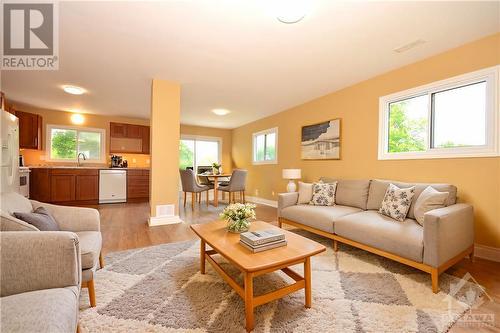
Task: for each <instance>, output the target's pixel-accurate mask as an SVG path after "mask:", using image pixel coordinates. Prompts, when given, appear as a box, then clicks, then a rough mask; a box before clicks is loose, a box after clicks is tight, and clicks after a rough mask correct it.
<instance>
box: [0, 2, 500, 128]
mask: <svg viewBox="0 0 500 333" xmlns="http://www.w3.org/2000/svg"><path fill="white" fill-rule="evenodd" d="M269 2H270V0H247V1H235V0H232V1H230V0H226V1H220V0H213V1H169V2H161V3H160V2H83V1H82V2H61V3H60V8H59V11H60V29H59V36H60V68H59V70H58V71H4V72H3V73H2V90H3V91H5V92H6V94H7V96H8V97H9V98H10V99H12V100H15V101H19V102H25V103H29V104H33V105H36V106H40V107H46V108H53V109H58V110H69V109H81V110H83V111H85V112H90V113H96V114H105V115H120V116H130V117H140V118H149V112H150V85H151V79H152V78H160V79H166V80H172V81H178V82H180V83H181V86H182V103H181V105H182V116H181V121H182V123H184V124H194V125H202V126H212V127H222V128H234V127H237V126H240V125H243V124H245V123H248V122H251V121H253V120H256V119H259V118H262V117H265V116H268V115H270V114H273V113H276V112H279V111H282V110H284V109H287V108H290V107H292V106H294V105H297V104H301V103H303V102H306V101H308V100H311V99H313V98H316V97H319V96H322V95H325V94H327V93H329V92H332V91H335V90H338V89H340V88H342V87H346V86H349V85H351V84H353V83H356V82H359V81H361V80H364V79H367V78H370V77H372V76H375V75H377V74H381V73H383V72H387V71H389V70H391V69H394V68H398V67H401V66H403V65H405V64H409V63H412V62H415V61H417V60H419V59H423V58H425V57H428V56H431V55H433V54H437V53H439V52H442V51H445V50H447V49H450V48H453V47H456V46H459V45H461V44H464V43H467V42H469V41H472V40H475V39H479V38H481V37H483V36H487V35H490V34H493V33H495V32H498V31H500V2H498V1H493V2H450V1H446V2H360V1H357V2H337V1H332V0H318V1H312V5H311V12H310V13H309V14H308V15H307V16H306V17H305V18H304V19H303V20H302V21H301V22H299V23H297V24H291V25H287V24H283V23H280V22H279V21H278V20H276V18H275V17H274V16H273V15H272V14H271V13H270V10H269V8H268V7H269V5H268V3H269ZM417 39H424V40H426V41H427V43H425V44H423V45H420V46H418V47H416V48H414V49H411V50H409V51H407V52H404V53H395V52H393V49H394V48H396V47H399V46H401V45H404V44H407V43H409V42H412V41H415V40H417ZM63 84H73V85H78V86H81V87H83V88H85V89H87V90H88V91H89V92H88V94H85V95H82V96H72V95H68V94H66V93H64V92H63V91H62V90H61V89H60V86H61V85H63ZM213 108H226V109H229V110H231V111H232V113H231V114H229V115H227V116H223V117H220V116H216V115H214V114H212V113H211V112H210V110H211V109H213Z"/></svg>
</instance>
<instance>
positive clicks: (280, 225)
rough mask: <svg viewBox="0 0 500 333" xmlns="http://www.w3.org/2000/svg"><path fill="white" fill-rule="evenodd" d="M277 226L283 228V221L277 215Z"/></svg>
mask: <svg viewBox="0 0 500 333" xmlns="http://www.w3.org/2000/svg"><path fill="white" fill-rule="evenodd" d="M278 227H280V228H283V222H281V217H278Z"/></svg>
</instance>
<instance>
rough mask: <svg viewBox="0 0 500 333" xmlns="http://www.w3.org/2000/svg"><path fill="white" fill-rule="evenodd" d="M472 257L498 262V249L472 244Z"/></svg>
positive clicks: (499, 257) (499, 255) (499, 256)
mask: <svg viewBox="0 0 500 333" xmlns="http://www.w3.org/2000/svg"><path fill="white" fill-rule="evenodd" d="M474 257H478V258H482V259H486V260H491V261H497V262H500V248H498V247H492V246H486V245H479V244H474Z"/></svg>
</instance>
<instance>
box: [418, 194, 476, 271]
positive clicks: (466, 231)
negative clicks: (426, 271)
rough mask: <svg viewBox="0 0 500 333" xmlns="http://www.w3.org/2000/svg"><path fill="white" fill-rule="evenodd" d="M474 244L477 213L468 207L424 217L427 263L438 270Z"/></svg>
mask: <svg viewBox="0 0 500 333" xmlns="http://www.w3.org/2000/svg"><path fill="white" fill-rule="evenodd" d="M473 244H474V211H473V208H472V206H471V205H469V204H463V203H461V204H455V205H451V206H448V207H444V208H439V209H434V210H431V211H430V212H427V213H426V214H425V215H424V263H425V264H428V265H430V266H432V267H439V266H440V265H442V264H443V263H445V262H447V261H448V260H450V259H451V258H453V257H455V256H457V255H458V254H460V252H462V251H464V250H466V249H467V248H468V247H470V246H471V245H473Z"/></svg>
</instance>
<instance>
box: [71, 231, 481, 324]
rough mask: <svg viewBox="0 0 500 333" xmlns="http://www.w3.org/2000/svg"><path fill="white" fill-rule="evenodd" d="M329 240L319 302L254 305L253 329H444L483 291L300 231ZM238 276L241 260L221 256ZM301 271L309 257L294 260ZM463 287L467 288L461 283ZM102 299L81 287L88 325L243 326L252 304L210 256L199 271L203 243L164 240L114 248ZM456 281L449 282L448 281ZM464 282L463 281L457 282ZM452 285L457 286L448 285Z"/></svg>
mask: <svg viewBox="0 0 500 333" xmlns="http://www.w3.org/2000/svg"><path fill="white" fill-rule="evenodd" d="M297 233H300V234H303V235H305V236H307V237H309V238H312V239H315V240H317V241H318V242H320V243H323V244H324V245H326V246H327V251H326V252H324V253H322V254H320V255H317V256H315V257H313V258H312V261H311V266H312V294H313V303H312V308H311V309H305V308H304V292H303V291H299V292H296V293H294V294H291V295H289V296H286V297H284V298H283V299H281V300H277V301H274V302H271V303H268V304H265V305H262V306H260V307H258V308H256V309H255V332H445V331H447V330H448V329H449V327H450V326H451V325H452V324H453V323H454V322H456V321H457V320H458V319H459V318H460V316H461V315H462V314H463V313H464V312H465V311H467V310H468V309H469V308H470V307H471V306H472V305H473V304H475V303H476V302H478V300H479V295H480V294H481V292H480V290H478V287H476V286H475V285H473V284H469V283H465V285H464V284H463V283H464V282H463V281H462V280H460V279H458V278H455V277H452V276H450V275H447V274H443V275H441V278H440V287H441V291H440V292H439V293H438V294H433V293H432V291H431V285H430V276H429V275H428V274H425V273H422V272H420V271H418V270H415V269H413V268H411V267H408V266H405V265H401V264H399V263H396V262H394V261H391V260H388V259H385V258H382V257H379V256H376V255H373V254H370V253H368V252H365V251H362V250H358V249H355V248H353V247H349V246H340V249H339V251H338V252H337V253H335V252H333V250H332V248H331V241H329V240H327V239H325V238H321V237H318V236H316V235H313V234H309V233H307V232H304V231H297ZM220 262H221V264H222V265H223V267H224V268H225V269H226V270H227V271H228V272H230V273H231V275H233V276H234V277H237V279H239V281H240V282H242V280H241V276H240V274H239V271H237V270H236V269H235V268H234V267H233V266H231V265H230V264H228V263H224V261H223V260H220ZM293 269H295V270H296V271H297V272H300V273H302V272H303V267H302V265H298V266H295V267H294V268H293ZM290 282H291V281H290V278H288V277H287V276H286V275H284V274H282V273H271V274H266V275H264V276H260V277H258V278H256V279H255V282H254V288H255V289H254V292H255V294H257V295H258V294H261V293H264V292H268V291H271V290H273V289H275V288H277V287H281V286H283V285H285V284H287V283H290ZM454 286H458V287H460V288H456V287H454ZM95 287H96V294H97V307H96V308H89V306H88V294H87V291H86V289H84V290H82V297H81V303H80V304H81V305H80V309H81V314H80V326H81V329H82V332H244V331H245V330H244V322H245V315H244V304H243V301H242V300H241V299H240V297H239V296H238V295H237V294H236V293H235V292H234V291H233V290H232V289H231V288H230V287H229V286H228V285H227V284H226V283H225V282H224V281H223V280H222V278H220V277H219V276H218V275H217V273H216V272H215V271H214V270H213V269H212V267H211V266H210V265H209V264H208V263H207V274H206V275H201V274H200V273H199V243H198V242H194V241H190V242H181V243H172V244H163V245H159V246H153V247H147V248H142V249H136V250H129V251H124V252H117V253H111V254H109V255H108V256H106V267H105V268H104V269H101V270H99V271H98V272H97V276H96V280H95ZM450 288H451V289H450ZM455 289H459V290H455ZM450 290H451V292H450Z"/></svg>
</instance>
